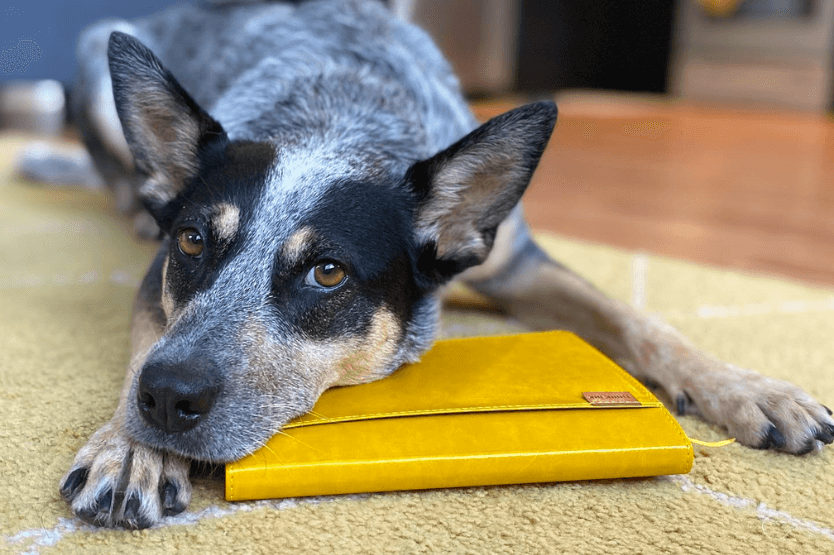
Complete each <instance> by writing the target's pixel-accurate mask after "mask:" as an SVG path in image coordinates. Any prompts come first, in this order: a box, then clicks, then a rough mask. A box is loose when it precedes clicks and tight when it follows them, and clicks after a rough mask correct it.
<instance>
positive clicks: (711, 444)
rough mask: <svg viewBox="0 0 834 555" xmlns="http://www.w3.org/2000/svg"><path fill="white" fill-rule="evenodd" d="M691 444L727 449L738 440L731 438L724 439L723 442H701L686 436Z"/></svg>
mask: <svg viewBox="0 0 834 555" xmlns="http://www.w3.org/2000/svg"><path fill="white" fill-rule="evenodd" d="M686 439H688V440H689V441H690V442H692V443H694V444H695V445H702V446H704V447H726V446H727V445H729V444H731V443H735V441H736V438H734V437H731V438H730V439H724V440H721V441H701V440H700V439H692V438H691V437H689V436H686Z"/></svg>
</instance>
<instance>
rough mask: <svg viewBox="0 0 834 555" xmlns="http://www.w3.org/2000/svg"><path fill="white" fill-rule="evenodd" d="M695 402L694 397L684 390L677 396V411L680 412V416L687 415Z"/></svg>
mask: <svg viewBox="0 0 834 555" xmlns="http://www.w3.org/2000/svg"><path fill="white" fill-rule="evenodd" d="M693 403H694V401H693V400H692V397H690V396H689V393H687V392H686V391H684V392H683V393H681V394H680V395H678V396H677V398H676V399H675V411H676V412H677V413H678V416H686V411H687V409H688V408H689V407H690V406H691V405H692V404H693Z"/></svg>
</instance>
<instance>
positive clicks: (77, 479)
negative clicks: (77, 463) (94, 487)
mask: <svg viewBox="0 0 834 555" xmlns="http://www.w3.org/2000/svg"><path fill="white" fill-rule="evenodd" d="M89 473H90V469H89V468H86V467H82V468H78V469H76V470H73V471H72V472H71V473H70V475H69V476H67V479H66V480H65V481H64V484H63V485H62V486H61V497H63V498H64V499H65V500H67V501H72V500H73V499H75V496H76V495H78V492H80V491H81V490H82V489H84V484H86V483H87V475H88V474H89Z"/></svg>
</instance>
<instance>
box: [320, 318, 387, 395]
mask: <svg viewBox="0 0 834 555" xmlns="http://www.w3.org/2000/svg"><path fill="white" fill-rule="evenodd" d="M401 334H402V330H401V328H400V325H399V323H398V321H397V318H396V317H395V316H394V315H393V314H392V313H391V312H389V311H388V310H385V309H380V310H379V311H377V313H376V314H374V318H373V321H372V322H371V329H370V332H369V333H368V335H367V336H365V337H364V338H363V339H361V340H358V341H356V342H355V344H354V345H352V346H351V348H350V350H349V351H348V352H346V353H345V355H344V356H342V357H341V358H340V359H339V362H338V364H337V365H336V371H337V374H338V378H337V379H336V381H335V382H333V383H332V384H331V385H353V384H360V383H368V382H372V381H375V380H378V379H381V378H384V377H385V376H387V375H388V374H389V373H390V372H391V371H392V370H393V369H392V368H391V363H392V362H393V361H394V358H395V355H396V354H397V348H398V345H399V339H400V335H401Z"/></svg>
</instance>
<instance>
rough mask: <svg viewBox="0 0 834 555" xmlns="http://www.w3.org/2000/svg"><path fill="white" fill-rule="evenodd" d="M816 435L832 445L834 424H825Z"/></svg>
mask: <svg viewBox="0 0 834 555" xmlns="http://www.w3.org/2000/svg"><path fill="white" fill-rule="evenodd" d="M814 437H815V438H816V439H818V440H820V441H821V442H823V443H824V444H826V445H830V444H831V443H832V442H834V426H832V425H831V424H823V425H822V427H821V428H820V429H819V431H817V433H816V435H815V436H814Z"/></svg>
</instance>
